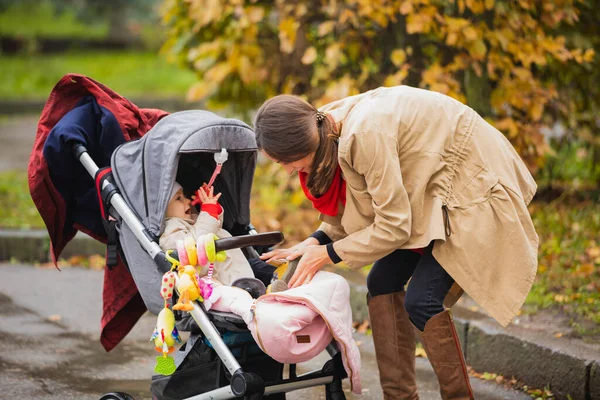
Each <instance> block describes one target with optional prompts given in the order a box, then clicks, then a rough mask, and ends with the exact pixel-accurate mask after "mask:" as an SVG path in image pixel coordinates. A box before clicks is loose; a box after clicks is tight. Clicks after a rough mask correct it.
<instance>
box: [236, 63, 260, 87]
mask: <svg viewBox="0 0 600 400" xmlns="http://www.w3.org/2000/svg"><path fill="white" fill-rule="evenodd" d="M254 71H255V69H254V68H253V66H252V63H251V62H250V59H249V58H248V57H247V56H240V60H239V63H238V74H239V75H240V79H241V80H242V82H243V83H244V84H245V85H248V84H249V83H250V82H252V81H253V80H255V78H256V74H255V73H254Z"/></svg>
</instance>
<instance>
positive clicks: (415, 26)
mask: <svg viewBox="0 0 600 400" xmlns="http://www.w3.org/2000/svg"><path fill="white" fill-rule="evenodd" d="M424 30H425V23H424V21H423V18H422V17H421V16H420V15H419V14H411V15H409V16H408V17H407V18H406V33H408V34H411V35H412V34H413V33H420V32H423V31H424Z"/></svg>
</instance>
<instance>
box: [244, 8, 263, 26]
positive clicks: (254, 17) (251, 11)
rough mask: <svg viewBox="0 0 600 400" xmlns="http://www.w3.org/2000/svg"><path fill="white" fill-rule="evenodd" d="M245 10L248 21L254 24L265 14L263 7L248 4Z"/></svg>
mask: <svg viewBox="0 0 600 400" xmlns="http://www.w3.org/2000/svg"><path fill="white" fill-rule="evenodd" d="M245 11H246V15H247V16H248V19H249V20H250V22H252V23H254V24H256V23H258V22H260V21H262V19H263V17H264V16H265V9H264V8H262V7H258V6H250V7H247V8H246V10H245Z"/></svg>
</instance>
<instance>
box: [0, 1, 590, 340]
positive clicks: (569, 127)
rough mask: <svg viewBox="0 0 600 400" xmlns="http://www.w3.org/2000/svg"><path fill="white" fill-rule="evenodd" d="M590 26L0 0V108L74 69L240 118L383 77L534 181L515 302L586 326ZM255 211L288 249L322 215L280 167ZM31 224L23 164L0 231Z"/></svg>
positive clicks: (540, 13) (514, 17)
mask: <svg viewBox="0 0 600 400" xmlns="http://www.w3.org/2000/svg"><path fill="white" fill-rule="evenodd" d="M599 30H600V0H555V1H545V0H345V1H342V0H297V1H293V2H292V1H283V0H260V1H258V0H40V1H37V0H36V1H34V0H20V1H12V0H0V45H1V49H0V51H1V53H0V70H1V71H2V74H0V103H2V102H11V101H16V100H23V99H27V100H31V101H37V102H43V101H45V99H46V98H47V97H48V94H49V93H50V91H51V89H52V87H53V85H54V84H55V83H56V82H57V81H58V80H59V79H60V78H61V76H63V75H64V74H66V73H69V72H75V73H81V74H84V75H88V76H90V77H92V78H94V79H96V80H98V81H100V82H102V83H104V84H106V85H107V86H109V87H111V88H112V89H114V90H116V91H117V92H119V93H121V94H123V95H125V96H127V97H130V98H132V99H134V100H136V99H159V100H160V99H166V98H173V97H175V98H180V99H187V101H189V102H193V103H190V104H189V107H197V106H198V103H196V102H198V101H200V102H201V104H202V107H204V108H209V109H212V110H214V111H216V112H218V113H221V114H223V115H227V116H235V117H238V118H242V119H244V120H246V122H248V123H251V117H252V113H253V110H255V109H256V108H257V107H258V106H259V105H260V104H261V103H262V101H263V100H265V99H266V98H268V97H270V96H272V95H275V94H279V93H293V94H298V95H302V96H304V97H305V98H306V99H307V100H309V101H313V102H314V103H315V104H316V105H322V104H324V103H327V102H329V101H333V100H336V99H339V98H342V97H344V96H348V95H353V94H356V93H359V92H362V91H365V90H368V89H372V88H376V87H378V86H382V85H384V86H391V85H398V84H408V85H411V86H416V87H422V88H426V89H431V90H436V91H439V92H442V93H445V94H448V95H450V96H452V97H454V98H456V99H458V100H460V101H463V102H465V103H467V104H468V105H470V106H471V107H472V108H474V109H475V110H477V111H478V112H479V113H481V114H482V115H483V116H484V117H485V118H486V119H488V120H489V121H490V122H491V123H492V124H494V125H495V126H496V127H498V128H499V129H500V130H501V131H502V132H503V133H504V134H505V135H506V136H507V137H508V138H509V140H510V141H511V142H512V143H513V145H514V146H515V148H516V149H517V150H518V151H519V153H520V154H521V156H522V157H523V158H524V159H525V160H526V162H527V164H528V166H529V167H530V169H531V171H532V172H533V173H534V175H535V177H536V180H537V182H538V184H539V185H540V189H539V191H538V195H537V196H536V198H535V200H534V203H533V204H532V205H531V207H530V210H531V212H532V215H533V219H534V223H535V225H536V228H537V231H538V233H539V235H540V239H541V245H540V254H539V260H540V267H539V271H538V276H537V279H536V282H535V284H534V288H533V290H532V292H531V294H530V296H529V298H528V300H527V302H528V307H527V309H526V310H528V311H532V312H535V311H536V310H538V309H541V308H555V309H558V310H561V311H562V312H565V313H567V315H569V316H571V317H572V323H573V324H574V325H577V326H581V327H582V329H581V330H582V332H586V331H594V330H596V329H597V327H598V326H600V287H599V286H598V282H600V279H599V278H600V239H599V236H598V232H600V194H599V193H600V114H599V112H598V105H599V102H600V86H599V85H598V82H600V55H599V54H598V52H600V32H599ZM10 118H11V117H6V116H5V117H2V118H0V125H1V124H3V123H5V122H6V121H7V120H9V119H10ZM251 206H252V219H253V223H254V224H255V225H256V226H257V228H258V229H259V230H262V231H266V230H281V231H283V232H284V234H285V235H286V238H287V243H288V244H292V243H296V242H298V241H300V240H303V239H304V238H305V237H306V236H307V235H308V234H310V233H311V232H312V231H313V230H314V229H316V227H317V226H318V222H317V219H316V217H317V214H316V212H315V211H314V210H312V208H311V205H310V203H309V202H308V201H307V200H306V199H305V198H304V196H303V194H302V192H301V190H300V188H299V184H298V181H297V178H296V177H288V176H287V175H286V174H285V172H284V171H283V170H282V169H281V168H279V166H278V165H275V164H270V163H264V162H262V161H261V162H260V163H259V165H258V167H257V171H256V175H255V183H254V186H253V192H252V202H251ZM42 227H43V223H42V221H41V219H40V218H39V216H38V214H37V212H36V210H35V208H34V207H33V203H32V202H31V199H30V198H29V196H28V189H27V182H26V173H25V172H23V171H8V172H0V229H1V228H22V229H28V228H42ZM366 272H368V267H367V268H365V269H363V270H362V271H361V273H363V274H364V273H366ZM589 324H592V325H589ZM590 326H591V328H590Z"/></svg>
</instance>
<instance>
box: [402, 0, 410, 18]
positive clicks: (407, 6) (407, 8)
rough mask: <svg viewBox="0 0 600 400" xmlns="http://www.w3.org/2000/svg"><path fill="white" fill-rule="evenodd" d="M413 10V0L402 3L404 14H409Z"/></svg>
mask: <svg viewBox="0 0 600 400" xmlns="http://www.w3.org/2000/svg"><path fill="white" fill-rule="evenodd" d="M412 11H413V5H412V1H411V0H405V1H404V2H403V3H402V4H401V5H400V14H402V15H408V14H410V13H411V12H412Z"/></svg>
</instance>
